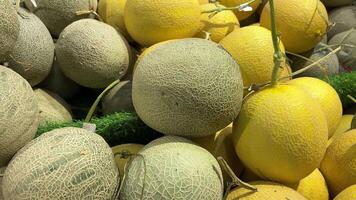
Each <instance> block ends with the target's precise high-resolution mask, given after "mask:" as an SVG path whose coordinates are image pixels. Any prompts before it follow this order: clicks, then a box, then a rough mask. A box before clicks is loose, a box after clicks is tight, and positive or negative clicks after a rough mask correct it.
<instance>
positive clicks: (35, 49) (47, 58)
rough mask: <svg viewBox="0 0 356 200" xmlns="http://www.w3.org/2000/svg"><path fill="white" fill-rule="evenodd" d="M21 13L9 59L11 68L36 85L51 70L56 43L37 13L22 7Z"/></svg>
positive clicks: (32, 84)
mask: <svg viewBox="0 0 356 200" xmlns="http://www.w3.org/2000/svg"><path fill="white" fill-rule="evenodd" d="M20 14H21V15H19V16H18V20H19V22H20V33H19V36H18V39H17V41H16V43H15V47H14V49H13V50H12V51H11V53H10V55H9V56H8V59H7V61H8V63H9V67H10V68H11V69H13V70H14V71H16V72H17V73H19V74H20V75H21V76H22V77H24V78H25V79H26V80H27V81H28V82H29V83H30V84H31V86H35V85H37V84H39V83H40V82H42V81H43V80H44V79H45V78H46V77H47V75H48V74H49V72H50V71H51V67H52V64H53V57H54V43H53V40H52V37H51V34H50V33H49V31H48V30H47V28H46V26H45V25H44V24H43V23H42V22H41V20H40V19H39V18H38V17H36V15H34V14H32V13H30V12H28V11H26V10H25V9H21V10H20ZM22 16H26V17H22Z"/></svg>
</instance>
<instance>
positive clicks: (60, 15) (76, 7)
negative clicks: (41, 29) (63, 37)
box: [25, 0, 98, 37]
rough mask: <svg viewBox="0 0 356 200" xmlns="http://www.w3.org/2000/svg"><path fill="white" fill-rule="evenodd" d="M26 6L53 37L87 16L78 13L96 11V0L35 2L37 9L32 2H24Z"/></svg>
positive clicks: (47, 0)
mask: <svg viewBox="0 0 356 200" xmlns="http://www.w3.org/2000/svg"><path fill="white" fill-rule="evenodd" d="M25 4H26V6H27V7H28V8H29V9H30V10H31V11H32V12H33V13H34V14H35V15H37V16H38V17H39V18H40V19H41V21H42V22H43V23H44V24H45V25H46V26H47V28H48V30H49V31H50V32H51V34H52V35H53V36H55V37H58V36H59V34H60V33H61V32H62V30H63V29H64V28H65V27H66V26H68V25H69V24H71V23H72V22H74V21H77V20H80V19H83V18H87V17H89V14H83V15H78V14H77V12H78V11H84V12H85V11H88V12H89V11H96V9H97V4H98V1H97V0H76V1H58V0H36V5H37V7H34V6H33V4H32V1H30V0H25Z"/></svg>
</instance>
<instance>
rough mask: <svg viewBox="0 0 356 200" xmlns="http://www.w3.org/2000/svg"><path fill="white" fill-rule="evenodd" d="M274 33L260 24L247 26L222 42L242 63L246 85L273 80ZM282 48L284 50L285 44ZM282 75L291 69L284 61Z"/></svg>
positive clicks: (242, 72) (241, 69) (241, 67)
mask: <svg viewBox="0 0 356 200" xmlns="http://www.w3.org/2000/svg"><path fill="white" fill-rule="evenodd" d="M271 38H272V34H271V31H269V30H268V29H266V28H263V27H260V26H247V27H243V28H239V29H236V30H235V31H233V32H232V33H230V34H229V35H227V36H226V37H225V38H224V39H222V40H221V41H220V44H221V45H222V46H223V47H224V48H225V49H226V50H227V51H228V52H229V53H230V54H231V55H232V57H233V58H234V59H235V60H236V62H237V63H238V64H239V65H240V71H241V75H242V80H243V82H244V86H245V87H249V86H250V85H252V84H263V83H267V82H269V81H270V80H271V74H272V71H273V67H274V62H273V54H274V48H273V43H272V39H271ZM280 48H281V50H282V52H284V47H283V44H282V43H280ZM282 66H284V67H283V68H282V69H281V70H280V73H281V76H287V75H290V73H291V71H290V69H288V67H287V66H286V63H283V64H282Z"/></svg>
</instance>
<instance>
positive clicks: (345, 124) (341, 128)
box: [328, 115, 353, 144]
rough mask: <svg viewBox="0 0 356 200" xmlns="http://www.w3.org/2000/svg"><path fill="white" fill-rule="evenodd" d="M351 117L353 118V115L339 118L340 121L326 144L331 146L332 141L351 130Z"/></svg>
mask: <svg viewBox="0 0 356 200" xmlns="http://www.w3.org/2000/svg"><path fill="white" fill-rule="evenodd" d="M352 117H353V115H343V116H342V117H341V120H340V122H339V124H338V126H337V128H336V130H335V131H334V133H333V134H332V135H331V138H329V140H328V144H331V143H332V141H334V140H335V138H336V137H337V136H339V135H342V134H343V133H345V132H347V131H348V130H350V129H351V123H352Z"/></svg>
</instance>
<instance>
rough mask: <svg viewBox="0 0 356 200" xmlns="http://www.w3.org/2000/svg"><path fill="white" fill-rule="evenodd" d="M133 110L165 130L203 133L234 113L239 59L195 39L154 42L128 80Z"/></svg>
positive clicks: (239, 99) (239, 98) (225, 122)
mask: <svg viewBox="0 0 356 200" xmlns="http://www.w3.org/2000/svg"><path fill="white" fill-rule="evenodd" d="M132 84H133V85H132V99H133V104H134V107H135V109H136V112H137V114H138V115H139V116H140V118H141V119H142V120H143V121H144V122H145V123H146V124H147V125H148V126H150V127H151V128H153V129H155V130H157V131H158V132H161V133H164V134H167V135H180V136H189V137H202V136H207V135H211V134H214V133H216V132H217V131H219V130H221V129H222V128H224V127H226V126H227V125H229V124H230V123H231V122H232V121H233V120H234V119H235V118H236V116H237V115H238V113H239V111H240V107H241V102H242V95H243V85H242V79H241V75H240V71H239V66H238V64H237V63H236V62H235V61H234V59H233V58H232V57H231V56H230V55H229V54H228V53H227V52H226V51H225V50H224V49H223V48H222V47H221V46H220V45H218V44H216V43H214V42H211V41H208V40H204V39H198V38H192V39H181V40H173V41H170V42H165V43H162V44H157V45H154V46H153V47H150V48H148V49H147V50H146V51H145V52H144V53H143V54H142V55H141V56H140V58H139V59H138V61H137V63H136V68H135V71H134V77H133V83H132Z"/></svg>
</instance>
